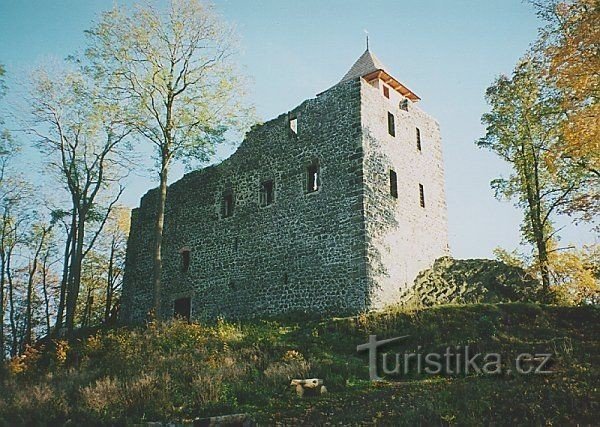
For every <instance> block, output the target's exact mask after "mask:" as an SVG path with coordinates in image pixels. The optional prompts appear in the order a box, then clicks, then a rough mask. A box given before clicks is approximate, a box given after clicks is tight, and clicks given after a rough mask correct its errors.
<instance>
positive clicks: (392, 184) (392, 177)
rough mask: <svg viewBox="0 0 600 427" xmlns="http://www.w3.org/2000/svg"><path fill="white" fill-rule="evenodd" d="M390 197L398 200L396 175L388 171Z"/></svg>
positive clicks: (392, 171) (394, 172)
mask: <svg viewBox="0 0 600 427" xmlns="http://www.w3.org/2000/svg"><path fill="white" fill-rule="evenodd" d="M390 195H391V196H392V197H393V198H394V199H397V198H398V175H397V174H396V171H394V170H392V169H390Z"/></svg>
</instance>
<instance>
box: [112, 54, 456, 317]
mask: <svg viewBox="0 0 600 427" xmlns="http://www.w3.org/2000/svg"><path fill="white" fill-rule="evenodd" d="M418 99H419V98H418V97H417V96H416V95H415V94H414V93H413V92H411V91H410V90H409V89H407V88H406V87H405V86H404V85H402V84H401V83H399V82H398V81H397V80H395V79H394V78H393V77H391V76H390V75H389V74H388V73H387V71H386V70H385V67H384V66H383V65H382V64H381V63H380V62H379V61H378V60H377V58H376V57H375V56H374V55H373V54H372V53H371V52H369V51H368V50H367V51H366V52H365V53H364V54H363V55H362V56H361V57H360V58H359V59H358V61H357V62H356V63H355V64H354V66H353V67H352V68H351V69H350V71H349V72H348V73H347V74H346V75H345V76H344V78H343V79H342V81H340V82H339V83H338V84H336V85H335V86H333V87H332V88H330V89H328V90H326V91H325V92H323V93H321V94H319V95H317V97H316V98H314V99H309V100H307V101H305V102H303V103H302V104H301V105H299V106H298V107H296V108H295V109H293V110H292V111H290V112H288V113H286V114H282V115H280V116H279V117H277V118H276V119H274V120H271V121H269V122H267V123H264V124H261V125H257V126H255V127H253V128H252V129H251V130H250V131H249V132H248V134H247V135H246V138H245V140H244V142H243V143H242V144H241V145H240V147H239V148H238V149H237V151H236V152H235V153H234V154H233V155H232V156H231V157H230V158H228V159H227V160H225V161H223V162H222V163H220V164H218V165H214V166H210V167H207V168H204V169H202V170H198V171H194V172H191V173H189V174H187V175H185V176H184V177H183V178H182V179H181V180H179V181H177V182H175V183H173V184H172V185H171V186H169V189H168V193H167V205H166V212H165V227H164V242H163V273H162V295H161V301H162V315H163V316H164V317H169V316H172V315H173V313H174V312H179V313H181V301H183V306H184V308H183V310H184V311H185V310H188V313H187V315H190V317H191V318H193V319H196V320H201V319H211V318H215V317H218V316H222V317H225V318H249V317H255V316H270V315H278V314H282V313H285V312H318V313H328V314H350V313H357V312H361V311H364V310H369V309H373V308H379V307H382V306H383V305H385V304H388V303H392V302H394V300H395V299H396V298H397V297H398V295H399V292H400V291H401V290H402V289H404V288H406V287H407V286H410V285H411V284H412V282H413V280H414V278H415V277H416V276H417V274H418V272H419V271H421V270H423V269H425V268H428V267H430V266H431V265H432V264H433V261H434V260H435V259H437V258H439V257H440V256H444V255H447V254H448V245H447V241H448V239H447V221H446V202H445V195H444V172H443V165H442V153H441V139H440V131H439V126H438V124H437V122H436V121H435V120H433V119H432V118H431V117H429V116H428V115H427V114H425V113H423V112H422V111H421V110H420V109H419V108H418V107H417V106H416V105H415V103H416V101H418ZM390 115H392V116H393V119H390ZM390 121H393V122H392V123H391V124H390ZM390 126H392V127H393V130H391V129H390ZM417 128H418V129H419V130H418V131H417ZM417 132H418V133H419V136H418V137H417ZM391 133H394V134H395V136H392V135H391ZM418 139H419V141H418ZM391 171H393V172H394V179H395V181H396V182H397V185H395V188H396V190H394V189H393V188H392V187H394V184H393V183H392V175H393V174H392V173H391ZM157 196H158V193H157V190H156V189H154V190H151V191H149V192H148V193H147V194H146V195H145V196H144V197H143V198H142V201H141V205H140V207H139V208H137V209H134V211H133V212H132V221H131V230H130V236H129V241H128V247H127V260H126V269H125V279H124V284H123V295H122V301H121V320H122V321H124V322H127V323H131V322H133V323H135V322H140V321H142V320H143V319H145V317H146V315H147V313H148V312H149V310H150V309H151V308H152V301H153V297H152V291H153V290H152V283H151V272H152V235H153V227H154V221H155V218H156V211H157V209H156V203H157ZM422 202H424V207H423V206H422ZM178 304H179V305H178ZM186 304H187V308H186V307H185V306H186Z"/></svg>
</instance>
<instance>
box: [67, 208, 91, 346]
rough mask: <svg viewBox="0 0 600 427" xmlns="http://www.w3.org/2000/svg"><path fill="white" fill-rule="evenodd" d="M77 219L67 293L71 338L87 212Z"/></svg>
mask: <svg viewBox="0 0 600 427" xmlns="http://www.w3.org/2000/svg"><path fill="white" fill-rule="evenodd" d="M79 212H80V213H79V215H78V217H77V234H76V238H75V239H74V240H75V245H74V253H73V256H72V257H71V260H72V262H71V268H70V270H71V272H72V274H71V280H70V282H71V283H69V286H68V292H67V305H66V309H67V316H66V327H67V335H68V336H71V335H72V334H73V330H74V328H75V311H76V310H77V299H78V297H79V288H80V286H81V264H82V262H83V243H84V242H83V239H84V237H85V217H86V210H84V209H79Z"/></svg>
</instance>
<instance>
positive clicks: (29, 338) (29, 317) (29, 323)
mask: <svg viewBox="0 0 600 427" xmlns="http://www.w3.org/2000/svg"><path fill="white" fill-rule="evenodd" d="M46 233H47V230H46V229H43V230H42V235H41V236H40V242H39V243H38V245H37V247H36V249H35V253H34V255H33V261H32V262H31V267H30V268H29V271H28V273H29V277H28V278H27V313H26V319H25V320H26V324H25V338H24V340H23V344H24V345H31V343H32V342H33V280H34V278H35V274H36V273H37V267H38V260H39V258H40V253H41V252H42V248H43V247H44V242H45V241H46Z"/></svg>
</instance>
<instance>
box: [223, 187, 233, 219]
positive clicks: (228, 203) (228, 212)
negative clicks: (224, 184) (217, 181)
mask: <svg viewBox="0 0 600 427" xmlns="http://www.w3.org/2000/svg"><path fill="white" fill-rule="evenodd" d="M221 215H222V217H223V218H228V217H230V216H232V215H233V193H232V192H226V193H224V194H223V202H222V206H221Z"/></svg>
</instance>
